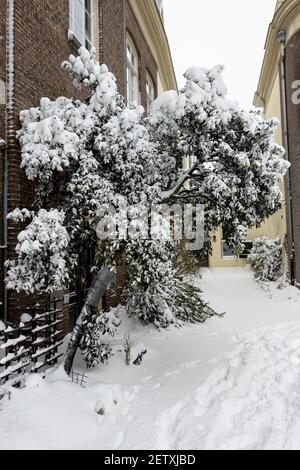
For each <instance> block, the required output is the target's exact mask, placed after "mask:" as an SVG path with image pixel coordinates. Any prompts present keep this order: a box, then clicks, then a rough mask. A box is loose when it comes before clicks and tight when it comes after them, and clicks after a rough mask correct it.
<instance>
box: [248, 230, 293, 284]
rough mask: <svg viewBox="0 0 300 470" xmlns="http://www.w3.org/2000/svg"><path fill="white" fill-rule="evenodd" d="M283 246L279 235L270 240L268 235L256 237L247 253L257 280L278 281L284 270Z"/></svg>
mask: <svg viewBox="0 0 300 470" xmlns="http://www.w3.org/2000/svg"><path fill="white" fill-rule="evenodd" d="M283 254H284V246H283V244H282V242H281V240H280V237H277V238H275V240H270V239H269V238H268V237H261V238H256V240H254V243H253V248H252V250H251V253H250V255H249V257H248V258H249V261H250V262H251V266H252V267H253V269H254V271H255V278H256V279H257V280H258V281H263V282H264V281H278V280H279V279H280V278H281V277H282V275H283V271H284V266H283V265H284V263H283Z"/></svg>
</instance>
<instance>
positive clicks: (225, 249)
mask: <svg viewBox="0 0 300 470" xmlns="http://www.w3.org/2000/svg"><path fill="white" fill-rule="evenodd" d="M235 257H236V256H235V253H234V251H233V249H232V248H231V247H230V246H229V245H228V243H226V242H225V241H224V240H222V258H223V259H233V258H235Z"/></svg>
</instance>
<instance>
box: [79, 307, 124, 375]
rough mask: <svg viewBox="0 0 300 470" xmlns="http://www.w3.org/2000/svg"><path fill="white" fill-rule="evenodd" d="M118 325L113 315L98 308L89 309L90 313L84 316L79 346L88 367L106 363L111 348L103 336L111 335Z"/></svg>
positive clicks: (111, 353) (111, 354)
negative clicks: (82, 333) (82, 332)
mask: <svg viewBox="0 0 300 470" xmlns="http://www.w3.org/2000/svg"><path fill="white" fill-rule="evenodd" d="M118 325H119V323H117V319H116V317H115V316H114V315H112V316H110V315H109V314H107V313H105V312H102V311H101V310H100V309H91V313H90V315H86V316H85V318H84V321H83V329H84V332H85V334H84V338H83V342H82V344H81V346H80V348H81V351H82V356H83V358H84V360H85V362H86V365H87V367H88V368H89V369H90V368H92V367H95V366H97V365H99V364H107V363H108V361H109V359H110V358H111V357H112V356H113V350H112V348H111V346H110V345H109V344H108V343H107V341H105V337H104V336H105V335H110V336H113V335H114V334H115V330H116V328H117V326H118Z"/></svg>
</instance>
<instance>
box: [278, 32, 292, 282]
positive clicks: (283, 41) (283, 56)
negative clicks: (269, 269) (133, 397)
mask: <svg viewBox="0 0 300 470" xmlns="http://www.w3.org/2000/svg"><path fill="white" fill-rule="evenodd" d="M277 39H278V41H279V43H280V46H281V56H280V81H281V97H282V98H281V99H282V110H283V112H282V114H283V119H282V129H283V144H284V148H285V150H286V159H287V161H288V162H290V148H289V128H288V110H287V89H286V52H285V46H286V32H285V31H279V32H278V34H277ZM286 181H287V199H288V200H287V203H288V204H287V205H288V225H289V230H288V241H289V247H290V248H289V265H290V275H291V284H292V285H295V232H294V214H293V204H292V175H291V168H289V170H288V175H287V178H286Z"/></svg>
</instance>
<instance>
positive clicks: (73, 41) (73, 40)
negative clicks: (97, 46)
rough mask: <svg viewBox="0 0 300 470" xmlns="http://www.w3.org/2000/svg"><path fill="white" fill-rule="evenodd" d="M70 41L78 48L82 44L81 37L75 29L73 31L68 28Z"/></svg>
mask: <svg viewBox="0 0 300 470" xmlns="http://www.w3.org/2000/svg"><path fill="white" fill-rule="evenodd" d="M68 41H69V43H70V44H73V45H75V46H76V47H78V48H79V47H81V46H82V44H81V42H80V41H79V39H77V37H76V36H75V34H74V33H73V31H71V30H70V29H69V30H68Z"/></svg>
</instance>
